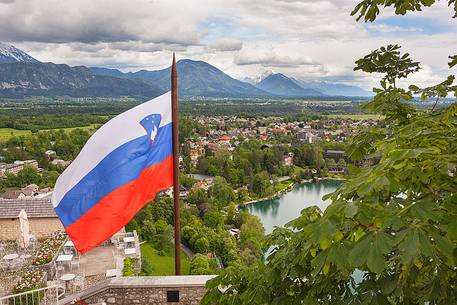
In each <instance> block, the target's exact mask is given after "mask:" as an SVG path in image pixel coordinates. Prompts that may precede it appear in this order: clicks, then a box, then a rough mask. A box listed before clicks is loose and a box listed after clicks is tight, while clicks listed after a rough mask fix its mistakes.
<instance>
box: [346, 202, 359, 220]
mask: <svg viewBox="0 0 457 305" xmlns="http://www.w3.org/2000/svg"><path fill="white" fill-rule="evenodd" d="M358 210H359V208H358V207H357V205H356V204H355V203H354V202H350V203H349V204H348V205H347V206H346V208H345V209H344V215H345V216H346V217H347V218H352V217H354V216H355V215H356V214H357V211H358Z"/></svg>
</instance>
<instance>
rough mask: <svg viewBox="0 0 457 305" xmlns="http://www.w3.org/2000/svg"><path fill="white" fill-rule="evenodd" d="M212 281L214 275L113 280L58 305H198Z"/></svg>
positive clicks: (101, 283)
mask: <svg viewBox="0 0 457 305" xmlns="http://www.w3.org/2000/svg"><path fill="white" fill-rule="evenodd" d="M213 277H214V275H189V276H137V277H118V278H112V279H109V280H106V281H104V282H100V283H99V284H97V285H96V286H92V287H90V288H87V289H85V290H83V291H81V292H79V293H77V294H74V295H70V296H67V297H65V298H64V299H62V300H60V301H59V305H69V304H71V302H72V301H73V300H75V299H76V300H84V301H85V303H87V304H95V303H103V302H105V303H107V304H117V305H127V304H129V305H130V304H155V305H162V304H163V305H166V304H169V303H174V304H186V305H198V304H199V303H200V300H201V298H202V297H203V295H204V294H205V292H206V289H205V284H206V282H207V281H208V280H210V279H212V278H213Z"/></svg>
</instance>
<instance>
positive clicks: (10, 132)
mask: <svg viewBox="0 0 457 305" xmlns="http://www.w3.org/2000/svg"><path fill="white" fill-rule="evenodd" d="M29 134H31V132H30V130H18V129H13V128H0V141H6V140H8V139H9V138H11V137H13V136H24V135H29Z"/></svg>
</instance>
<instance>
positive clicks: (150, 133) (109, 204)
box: [52, 92, 173, 253]
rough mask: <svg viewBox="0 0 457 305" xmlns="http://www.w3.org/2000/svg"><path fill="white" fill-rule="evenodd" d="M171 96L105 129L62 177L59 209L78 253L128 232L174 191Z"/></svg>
mask: <svg viewBox="0 0 457 305" xmlns="http://www.w3.org/2000/svg"><path fill="white" fill-rule="evenodd" d="M172 128H173V126H172V114H171V94H170V92H168V93H166V94H164V95H162V96H159V97H157V98H155V99H153V100H151V101H148V102H145V103H143V104H141V105H139V106H137V107H135V108H132V109H130V110H128V111H126V112H124V113H122V114H120V115H118V116H116V117H115V118H113V119H112V120H110V121H109V122H107V123H106V124H105V125H103V126H102V127H101V128H100V129H99V130H97V132H96V133H95V134H94V135H93V136H92V137H91V138H90V139H89V140H88V141H87V143H86V145H85V146H84V147H83V149H82V150H81V152H80V153H79V155H78V156H77V157H76V159H75V160H74V161H73V162H72V163H71V164H70V166H68V168H67V169H66V170H65V171H64V172H63V173H62V175H60V177H59V179H58V180H57V183H56V187H55V189H54V193H53V196H52V203H53V205H54V209H55V211H56V213H57V215H58V216H59V218H60V220H61V221H62V224H63V225H64V227H65V230H66V231H67V233H68V235H69V236H70V238H71V239H72V241H73V243H74V244H75V247H76V248H77V249H78V251H79V252H81V253H84V252H87V251H89V250H90V249H92V248H94V247H96V246H98V245H99V244H100V243H102V242H104V241H105V240H107V239H108V238H110V237H111V236H112V235H113V234H115V233H116V232H118V231H119V230H120V229H121V228H122V227H123V226H125V225H126V224H127V223H128V222H129V221H130V220H131V219H132V218H133V217H134V216H135V214H136V213H137V212H138V211H139V210H140V209H141V208H142V207H143V206H144V205H145V204H146V203H147V202H148V201H150V200H152V199H154V197H155V195H156V194H157V192H159V191H161V190H164V189H167V188H169V187H171V186H172V185H173V145H172V133H173V132H172Z"/></svg>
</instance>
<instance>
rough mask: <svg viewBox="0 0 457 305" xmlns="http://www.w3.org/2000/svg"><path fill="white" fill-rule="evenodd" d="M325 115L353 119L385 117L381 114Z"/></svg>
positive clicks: (331, 117) (332, 117) (378, 118)
mask: <svg viewBox="0 0 457 305" xmlns="http://www.w3.org/2000/svg"><path fill="white" fill-rule="evenodd" d="M325 117H327V118H330V119H338V118H340V119H351V120H369V119H371V120H380V119H382V118H383V116H382V115H379V114H328V115H325Z"/></svg>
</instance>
